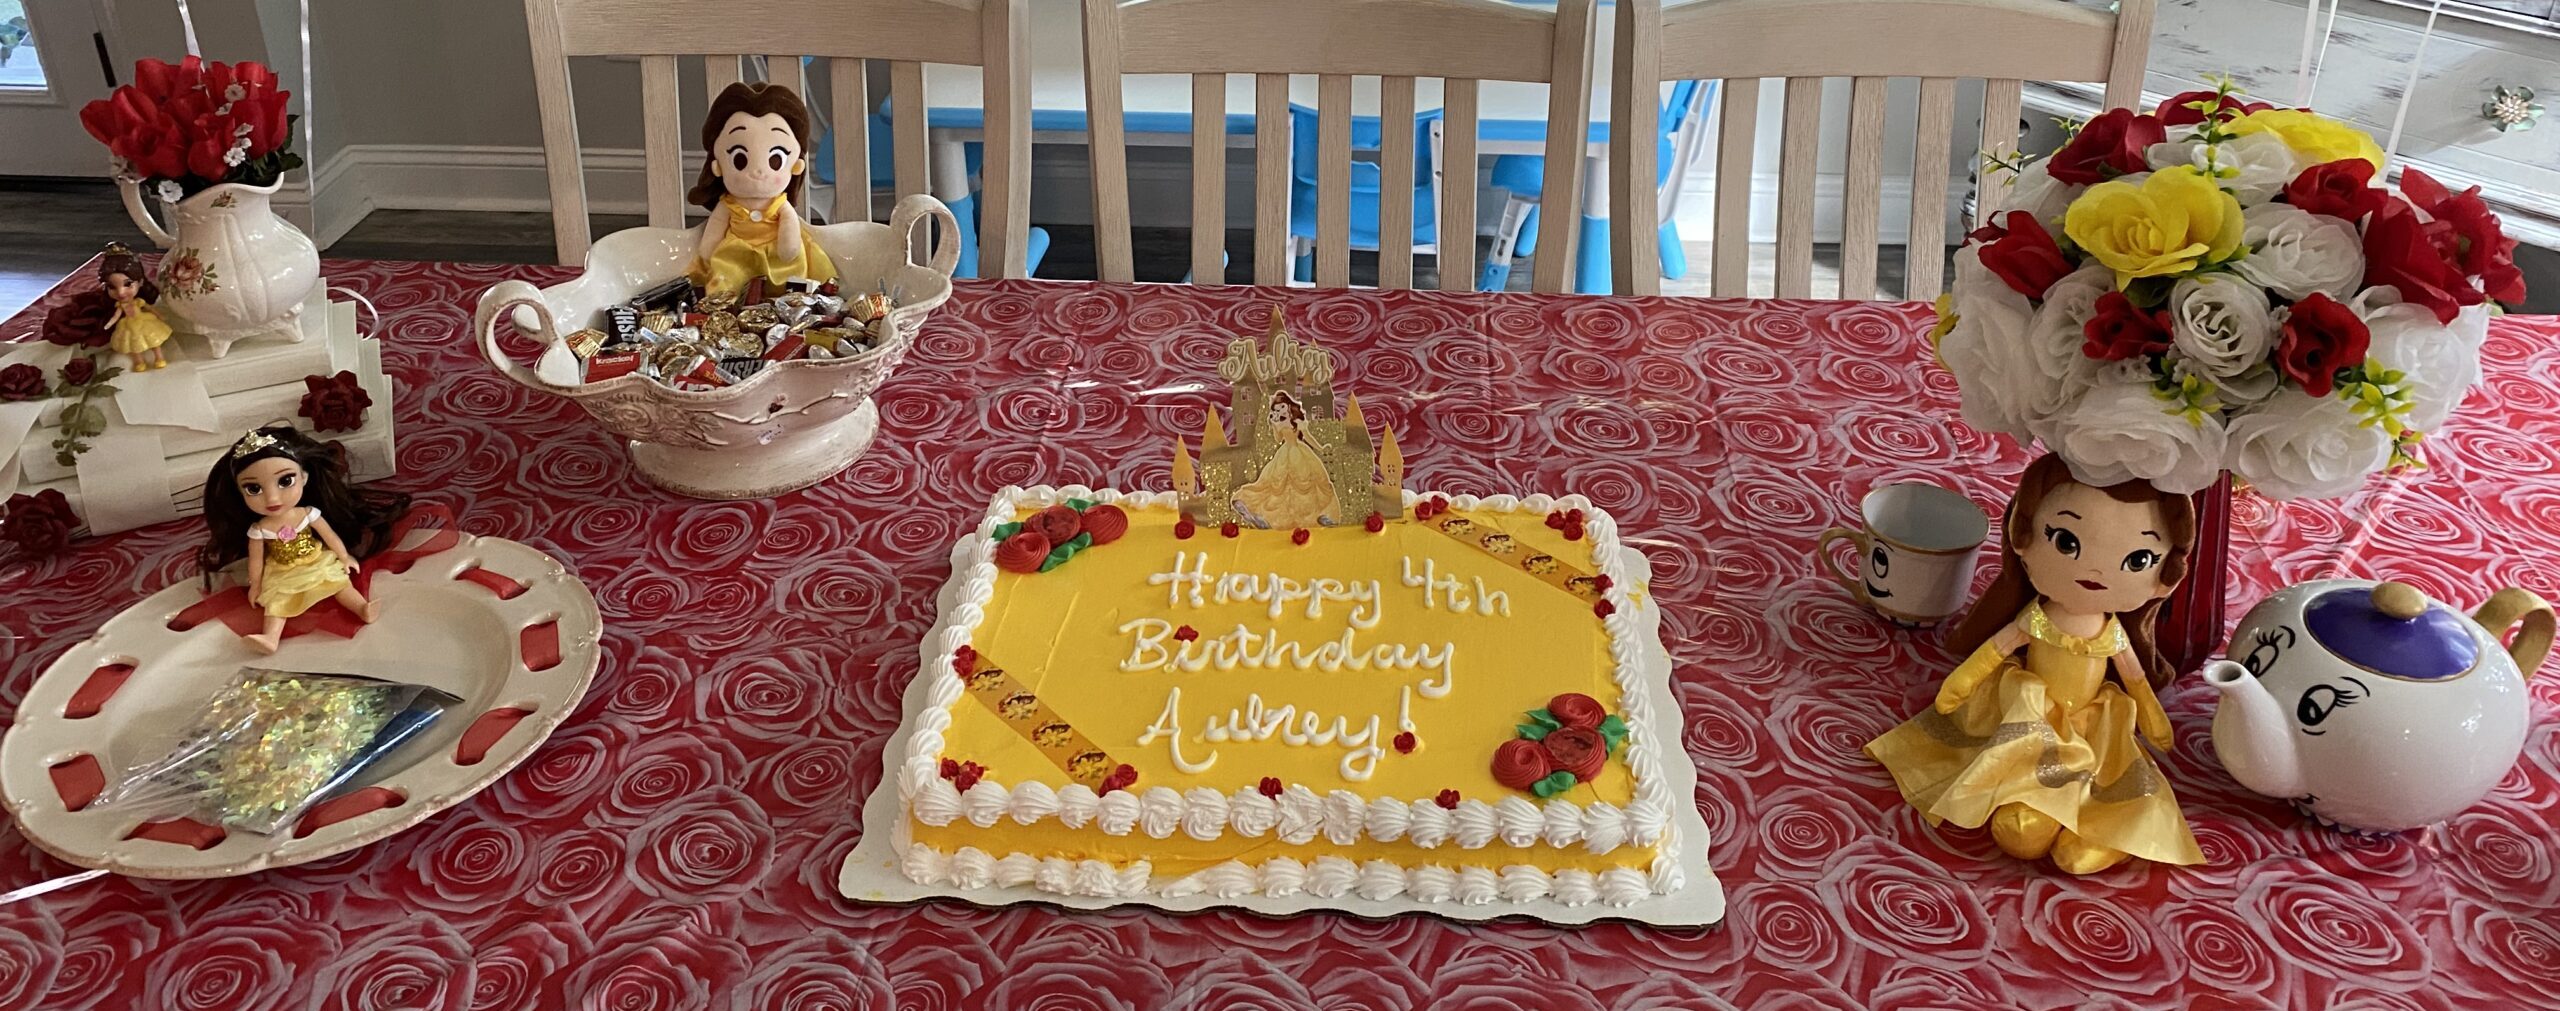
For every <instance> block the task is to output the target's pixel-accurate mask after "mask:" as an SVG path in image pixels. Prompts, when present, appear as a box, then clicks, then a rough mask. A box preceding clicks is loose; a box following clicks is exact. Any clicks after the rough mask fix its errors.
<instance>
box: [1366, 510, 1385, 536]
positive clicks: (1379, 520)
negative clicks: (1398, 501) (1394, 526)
mask: <svg viewBox="0 0 2560 1011" xmlns="http://www.w3.org/2000/svg"><path fill="white" fill-rule="evenodd" d="M1361 525H1362V526H1365V527H1368V528H1369V532H1370V533H1373V534H1374V533H1377V532H1378V531H1381V530H1384V529H1386V528H1387V518H1386V517H1385V516H1383V515H1380V514H1378V513H1370V514H1369V521H1368V522H1367V523H1364V524H1361Z"/></svg>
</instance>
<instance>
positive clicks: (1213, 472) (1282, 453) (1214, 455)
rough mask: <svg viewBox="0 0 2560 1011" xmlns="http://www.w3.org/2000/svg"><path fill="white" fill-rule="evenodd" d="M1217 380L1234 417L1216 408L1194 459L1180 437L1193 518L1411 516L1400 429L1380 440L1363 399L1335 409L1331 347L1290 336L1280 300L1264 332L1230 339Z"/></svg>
mask: <svg viewBox="0 0 2560 1011" xmlns="http://www.w3.org/2000/svg"><path fill="white" fill-rule="evenodd" d="M1218 378H1220V379H1222V380H1224V381H1225V382H1226V384H1227V388H1228V396H1227V409H1226V415H1227V420H1226V421H1224V422H1222V421H1221V420H1220V418H1219V411H1218V408H1217V407H1215V406H1211V407H1210V408H1209V409H1208V411H1207V419H1206V421H1205V423H1204V424H1203V425H1202V426H1201V434H1200V454H1199V459H1198V463H1197V464H1196V465H1195V464H1194V462H1193V459H1192V454H1191V448H1190V446H1188V445H1187V444H1185V443H1184V441H1183V440H1182V439H1180V438H1179V437H1177V438H1176V439H1175V440H1174V445H1173V490H1174V491H1175V492H1176V493H1177V494H1179V495H1180V496H1181V497H1182V511H1183V513H1184V514H1185V515H1187V516H1190V517H1191V518H1192V520H1193V521H1195V522H1198V523H1202V524H1206V525H1220V524H1225V523H1236V524H1239V525H1242V526H1249V527H1257V528H1260V529H1265V530H1290V529H1299V528H1314V527H1329V526H1359V525H1361V524H1363V523H1365V522H1367V521H1368V519H1369V517H1370V516H1371V515H1372V514H1375V515H1377V516H1379V517H1381V518H1382V519H1384V520H1386V521H1388V522H1396V521H1400V520H1402V519H1403V518H1404V515H1403V514H1404V453H1403V451H1402V450H1400V449H1398V448H1397V446H1396V434H1395V429H1394V428H1392V427H1388V428H1385V429H1384V430H1383V437H1382V439H1381V440H1380V441H1379V442H1378V443H1376V444H1374V445H1373V444H1372V443H1371V442H1370V439H1369V423H1368V419H1367V418H1365V417H1362V416H1361V413H1360V398H1359V397H1356V396H1349V397H1345V398H1343V401H1342V407H1341V408H1340V410H1339V412H1338V413H1337V410H1336V407H1335V392H1334V384H1333V380H1334V366H1333V353H1332V352H1330V351H1327V350H1325V349H1324V348H1323V347H1322V346H1321V345H1318V344H1316V343H1315V342H1313V341H1305V342H1301V341H1299V340H1297V339H1296V338H1294V337H1291V336H1290V334H1289V331H1288V330H1287V328H1286V327H1284V326H1283V325H1282V322H1281V316H1280V309H1279V307H1278V306H1273V307H1272V309H1271V327H1270V329H1269V331H1267V332H1266V333H1264V334H1263V336H1262V337H1261V338H1259V339H1257V338H1254V337H1238V338H1236V339H1235V340H1234V341H1232V342H1230V343H1229V344H1228V345H1227V357H1226V359H1225V360H1223V361H1221V362H1219V363H1218ZM1229 424H1232V425H1233V428H1234V435H1233V437H1232V438H1230V437H1229V435H1228V426H1229Z"/></svg>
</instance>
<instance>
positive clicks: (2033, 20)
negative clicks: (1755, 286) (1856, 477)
mask: <svg viewBox="0 0 2560 1011" xmlns="http://www.w3.org/2000/svg"><path fill="white" fill-rule="evenodd" d="M2152 3H2153V0H2123V2H2122V3H2121V4H2120V5H2119V13H2116V14H2108V13H2106V12H2104V11H2099V10H2095V9H2092V8H2088V7H2080V6H2073V5H2069V4H2063V3H2057V2H2055V0H1694V2H1691V3H1685V4H1680V5H1677V6H1672V7H1667V8H1666V7H1664V6H1662V4H1661V0H1618V24H1617V51H1616V53H1615V54H1614V57H1615V60H1614V62H1615V71H1614V74H1615V77H1614V80H1613V82H1612V85H1611V86H1612V88H1613V89H1614V90H1613V92H1612V101H1613V103H1614V106H1613V108H1612V110H1611V117H1610V118H1611V121H1612V123H1613V124H1615V125H1616V126H1617V128H1616V129H1613V130H1612V131H1611V136H1612V137H1613V138H1615V139H1616V142H1614V143H1613V144H1612V148H1611V155H1612V157H1611V161H1612V162H1613V163H1614V168H1613V172H1614V174H1615V175H1614V178H1613V179H1611V180H1610V193H1609V196H1610V204H1611V207H1612V214H1614V215H1615V216H1617V217H1619V218H1621V219H1624V220H1628V221H1651V220H1653V216H1654V214H1655V199H1656V197H1655V194H1654V190H1653V186H1652V185H1651V184H1652V181H1653V178H1654V171H1655V168H1654V149H1653V145H1652V144H1651V143H1649V142H1648V143H1643V144H1629V143H1625V142H1624V140H1625V138H1630V137H1645V138H1650V137H1652V136H1653V129H1652V126H1653V119H1654V116H1655V114H1656V113H1655V110H1654V105H1653V101H1652V99H1653V96H1654V95H1655V94H1656V93H1657V92H1658V90H1659V88H1660V87H1661V82H1662V80H1663V79H1665V78H1670V79H1674V80H1677V79H1682V78H1691V77H1709V78H1722V79H1723V80H1724V82H1725V84H1724V112H1723V120H1724V122H1723V125H1722V126H1721V127H1720V130H1721V135H1720V137H1719V138H1718V148H1717V155H1716V202H1715V222H1716V226H1715V280H1714V291H1715V294H1716V295H1718V296H1739V295H1743V294H1745V289H1744V285H1745V283H1746V281H1747V278H1748V274H1749V271H1750V266H1751V231H1750V224H1751V222H1750V217H1751V175H1752V172H1751V156H1752V140H1753V132H1754V127H1755V126H1756V125H1757V121H1758V116H1759V105H1760V79H1761V78H1763V77H1783V78H1786V79H1787V100H1786V122H1785V132H1784V135H1783V140H1782V141H1781V147H1780V149H1779V169H1778V264H1777V275H1778V276H1777V281H1778V285H1777V293H1778V296H1779V297H1781V298H1807V297H1811V295H1812V294H1813V290H1812V289H1813V205H1814V159H1815V157H1816V155H1817V154H1818V153H1819V147H1820V139H1821V126H1822V123H1821V115H1822V80H1823V78H1825V77H1840V76H1847V77H1851V78H1853V81H1852V84H1851V86H1850V88H1851V90H1850V100H1849V130H1848V136H1849V163H1848V178H1847V180H1846V186H1845V188H1844V194H1843V199H1844V201H1845V207H1844V209H1843V221H1844V225H1843V232H1842V235H1841V243H1840V295H1841V297H1842V298H1852V299H1865V298H1873V297H1875V286H1876V284H1875V282H1876V245H1877V240H1876V235H1877V218H1878V217H1879V204H1880V202H1881V200H1882V190H1883V186H1882V182H1883V173H1884V158H1883V144H1884V132H1885V82H1886V79H1887V78H1891V77H1917V78H1919V79H1920V108H1919V134H1918V138H1919V150H1918V151H1917V153H1916V154H1915V156H1914V158H1913V166H1914V168H1913V171H1912V178H1911V234H1910V238H1909V240H1908V244H1907V245H1906V247H1905V248H1907V249H1909V250H1910V251H1911V252H1910V254H1909V257H1908V259H1907V260H1906V269H1907V274H1906V277H1907V279H1908V283H1907V284H1906V285H1905V291H1907V292H1911V293H1914V294H1915V295H1922V294H1927V293H1934V292H1936V291H1938V290H1939V289H1940V285H1941V282H1942V281H1943V277H1942V274H1943V267H1942V265H1941V264H1940V262H1939V255H1938V253H1939V251H1940V250H1942V249H1944V248H1945V246H1944V239H1945V236H1946V231H1945V217H1946V213H1945V212H1946V198H1947V177H1948V173H1947V171H1946V166H1947V164H1948V160H1947V159H1948V154H1949V151H1948V146H1949V144H1950V142H1951V140H1952V138H1953V136H1954V129H1955V123H1954V116H1955V104H1956V101H1955V100H1956V80H1957V79H1958V78H1967V77H1974V78H1983V79H1984V82H1983V84H1984V91H1983V100H1982V126H1983V130H1982V149H1983V150H1985V151H2000V152H2005V151H2007V150H2009V149H2010V148H2013V147H2015V146H2016V144H2017V122H2018V105H2019V96H2020V91H2021V86H2022V82H2024V81H2031V80H2033V81H2103V82H2105V84H2106V105H2107V106H2108V107H2110V108H2114V107H2120V106H2128V105H2134V104H2137V103H2139V102H2140V101H2141V100H2142V72H2143V64H2144V61H2145V59H2146V58H2147V55H2148V51H2149V47H2150V43H2151V16H2152ZM1639 95H1640V96H1643V97H1644V98H1645V99H1646V100H1645V101H1640V102H1636V101H1630V99H1631V98H1632V97H1634V96H1639ZM1630 124H1632V128H1629V126H1630ZM2007 175H2008V174H2007V173H2005V172H1990V171H1985V172H1983V173H1982V180H1983V181H1982V184H1981V186H1980V187H1979V188H1978V189H1977V192H1976V194H1975V203H1976V205H1977V206H1978V207H1980V208H1982V209H1984V210H1985V211H1987V210H1989V209H1991V208H1995V207H1998V206H2000V204H2001V203H2002V202H2003V200H2004V199H2005V198H2006V196H2007V193H2008V183H2009V180H2008V178H2007ZM1637 180H1641V181H1643V183H1644V185H1635V182H1636V181H1637ZM1610 241H1611V243H1612V246H1611V252H1612V254H1613V255H1614V260H1615V264H1616V266H1615V273H1616V283H1617V290H1618V291H1620V292H1630V293H1635V294H1644V295H1650V294H1656V293H1659V292H1660V291H1661V288H1662V286H1661V281H1660V278H1661V276H1662V275H1661V273H1660V271H1659V269H1658V267H1657V266H1656V263H1655V257H1656V256H1657V253H1656V251H1655V250H1654V247H1653V233H1652V232H1651V231H1650V230H1647V229H1642V228H1618V229H1614V230H1613V231H1612V235H1611V238H1610Z"/></svg>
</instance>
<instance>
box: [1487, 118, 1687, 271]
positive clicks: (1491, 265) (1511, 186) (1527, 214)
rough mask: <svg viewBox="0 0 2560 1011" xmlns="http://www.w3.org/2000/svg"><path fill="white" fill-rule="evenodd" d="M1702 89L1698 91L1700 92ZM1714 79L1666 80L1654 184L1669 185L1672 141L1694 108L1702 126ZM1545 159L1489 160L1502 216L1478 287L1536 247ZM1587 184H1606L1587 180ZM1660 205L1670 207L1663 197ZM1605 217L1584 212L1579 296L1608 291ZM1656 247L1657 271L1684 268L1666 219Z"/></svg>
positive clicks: (1677, 236)
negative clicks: (1501, 199) (1669, 85)
mask: <svg viewBox="0 0 2560 1011" xmlns="http://www.w3.org/2000/svg"><path fill="white" fill-rule="evenodd" d="M1702 90H1703V92H1704V94H1703V95H1701V94H1700V92H1701V91H1702ZM1715 95H1716V82H1714V81H1681V82H1679V83H1678V84H1675V85H1672V88H1671V97H1670V98H1669V99H1668V100H1667V101H1666V102H1665V103H1664V106H1665V107H1664V109H1663V111H1662V119H1661V123H1662V137H1661V139H1660V141H1659V147H1657V148H1656V154H1655V157H1654V164H1656V165H1659V166H1661V170H1660V176H1659V178H1656V179H1655V180H1654V184H1655V185H1656V186H1667V185H1674V184H1675V181H1674V179H1673V173H1675V172H1676V171H1677V170H1678V166H1677V165H1675V164H1673V163H1674V161H1675V160H1676V159H1675V158H1674V157H1673V150H1674V140H1675V138H1677V137H1678V136H1679V134H1680V132H1681V131H1682V130H1683V129H1686V128H1693V125H1692V123H1691V121H1690V113H1691V111H1692V110H1693V109H1694V110H1696V113H1697V119H1698V123H1697V124H1695V126H1696V127H1703V125H1704V120H1705V118H1706V109H1707V107H1708V106H1709V105H1710V104H1711V103H1713V102H1714V101H1715ZM1546 174H1547V160H1546V159H1545V158H1543V157H1540V156H1537V155H1519V154H1507V155H1501V156H1499V157H1496V158H1495V159H1494V160H1493V180H1492V182H1493V188H1495V189H1498V190H1502V191H1503V192H1505V193H1506V194H1508V195H1509V198H1508V199H1507V200H1506V201H1505V202H1504V204H1503V208H1502V218H1501V221H1500V223H1499V224H1497V225H1495V227H1494V236H1493V248H1492V250H1490V251H1489V252H1487V253H1486V255H1485V258H1484V266H1483V268H1482V269H1481V270H1480V271H1479V272H1478V273H1477V275H1476V289H1477V290H1479V291H1500V290H1502V289H1503V287H1504V285H1506V284H1508V283H1509V282H1510V280H1511V263H1512V258H1513V257H1514V256H1528V255H1531V254H1533V253H1535V252H1536V250H1537V236H1538V213H1539V211H1540V210H1541V207H1540V206H1539V199H1538V195H1539V193H1540V192H1542V191H1544V190H1545V189H1546ZM1591 185H1595V186H1599V185H1607V183H1606V182H1605V181H1603V180H1591ZM1663 206H1666V207H1667V206H1670V201H1669V198H1668V197H1666V198H1665V200H1664V203H1663ZM1610 224H1611V222H1610V220H1609V219H1607V218H1593V217H1584V218H1583V219H1582V236H1581V247H1582V248H1581V250H1580V255H1579V256H1577V257H1576V262H1575V264H1574V290H1575V291H1578V292H1581V293H1582V294H1585V295H1606V294H1609V290H1610V281H1609V227H1610ZM1655 234H1656V236H1657V242H1658V243H1659V245H1660V247H1661V256H1662V276H1664V277H1666V278H1670V279H1673V280H1678V279H1679V278H1680V277H1682V276H1683V275H1686V274H1687V273H1688V272H1689V255H1688V252H1687V251H1686V250H1685V249H1683V248H1682V247H1681V244H1680V229H1679V226H1677V225H1675V224H1673V223H1672V222H1670V221H1668V220H1666V221H1664V222H1662V224H1661V225H1660V226H1659V227H1658V228H1657V229H1656V230H1655Z"/></svg>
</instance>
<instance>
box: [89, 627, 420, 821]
mask: <svg viewBox="0 0 2560 1011" xmlns="http://www.w3.org/2000/svg"><path fill="white" fill-rule="evenodd" d="M461 701H462V700H461V699H460V698H457V697H455V696H454V695H452V694H450V693H447V692H443V691H439V690H437V689H434V688H429V687H427V686H425V685H419V684H401V683H396V682H391V681H382V680H377V679H374V678H368V677H358V676H355V675H350V674H305V673H298V672H294V671H280V670H268V669H265V668H258V667H244V668H241V670H240V673H239V676H238V677H236V678H235V679H233V680H232V682H231V683H230V684H229V685H226V686H224V688H223V690H222V691H221V692H219V693H216V694H215V695H214V697H213V698H212V699H210V700H208V701H207V702H206V703H205V704H204V706H203V707H202V708H201V709H199V710H197V712H196V715H195V717H194V719H192V720H190V721H189V722H188V723H187V724H186V725H184V726H183V727H181V728H179V730H178V732H177V734H176V737H175V739H174V740H170V741H165V742H146V743H147V744H149V745H154V746H149V747H145V748H144V749H143V750H142V751H141V753H142V754H144V755H146V756H149V757H147V758H146V759H144V760H143V761H140V762H137V763H134V764H132V765H129V766H127V767H126V768H125V769H124V770H123V773H122V774H121V775H119V776H118V777H117V778H116V780H115V782H114V783H112V784H111V785H110V786H109V787H108V789H107V791H106V792H105V793H104V794H102V795H101V796H100V802H101V803H104V804H112V805H116V806H118V807H122V808H127V809H130V810H133V811H135V812H136V813H139V814H141V815H143V816H145V817H153V818H162V817H189V818H194V819H195V820H197V821H200V822H203V823H205V824H207V825H219V826H225V827H229V828H237V829H242V830H246V831H249V832H256V833H259V834H261V835H273V834H275V833H277V832H281V831H285V830H287V829H290V828H292V827H293V825H294V823H295V822H296V821H298V820H300V819H301V817H302V815H303V813H304V812H306V811H309V810H310V809H311V806H312V805H313V804H317V803H319V802H320V801H323V800H326V799H328V798H329V797H331V796H334V795H336V794H337V793H339V792H341V791H342V790H343V789H344V788H346V787H348V786H349V785H351V784H353V783H354V782H355V781H356V779H357V777H358V776H359V775H361V774H362V773H363V772H364V771H365V770H366V769H368V768H370V767H372V766H374V765H375V764H378V763H380V762H381V761H382V760H383V759H384V758H386V757H387V756H389V755H391V754H392V753H394V752H395V751H397V750H399V748H400V745H401V744H403V743H405V742H407V741H409V740H411V739H412V738H415V737H417V736H418V734H419V733H420V732H421V731H424V730H425V729H427V728H428V727H429V726H432V725H434V723H435V722H436V720H437V719H438V718H439V717H441V716H442V715H443V714H444V711H445V710H446V709H447V708H448V707H451V706H453V705H455V704H456V703H459V702H461Z"/></svg>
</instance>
